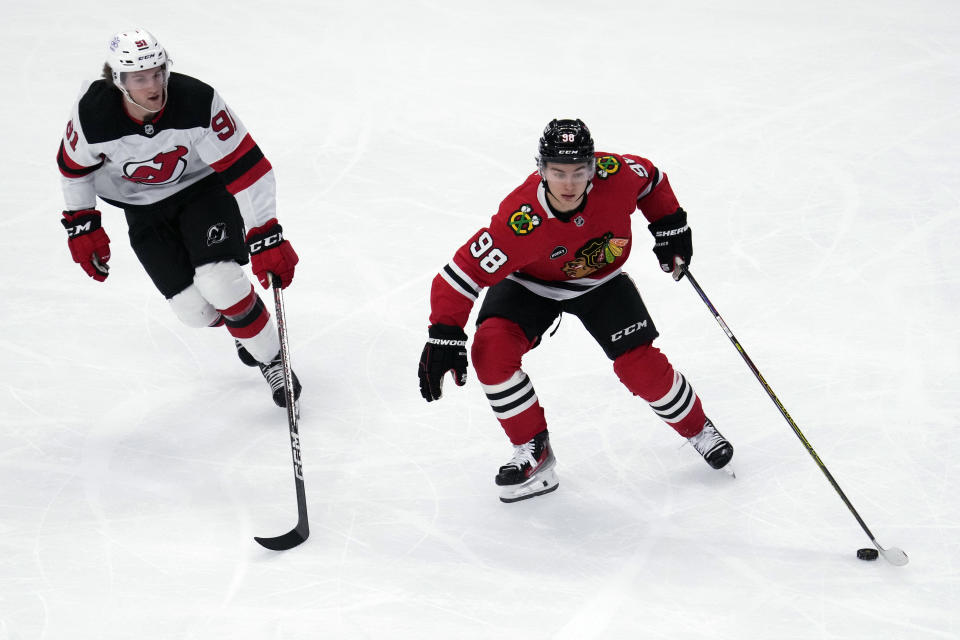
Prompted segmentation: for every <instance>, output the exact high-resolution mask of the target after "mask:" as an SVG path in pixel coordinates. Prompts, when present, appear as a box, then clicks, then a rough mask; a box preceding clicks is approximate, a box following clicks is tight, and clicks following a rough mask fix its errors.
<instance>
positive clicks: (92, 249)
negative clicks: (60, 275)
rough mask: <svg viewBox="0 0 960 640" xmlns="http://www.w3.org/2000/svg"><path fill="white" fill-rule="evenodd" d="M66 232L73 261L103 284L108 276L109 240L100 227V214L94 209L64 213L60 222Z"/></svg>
mask: <svg viewBox="0 0 960 640" xmlns="http://www.w3.org/2000/svg"><path fill="white" fill-rule="evenodd" d="M60 222H61V224H63V228H64V229H66V230H67V246H68V247H70V255H71V256H73V261H74V262H76V263H77V264H79V265H80V266H81V267H83V270H84V271H86V272H87V275H88V276H90V277H91V278H93V279H94V280H96V281H97V282H103V281H104V280H106V279H107V276H108V275H110V267H108V266H107V261H109V260H110V238H109V237H108V236H107V232H106V231H104V230H103V227H101V226H100V212H99V211H97V210H96V209H83V210H82V211H64V212H63V220H61V221H60Z"/></svg>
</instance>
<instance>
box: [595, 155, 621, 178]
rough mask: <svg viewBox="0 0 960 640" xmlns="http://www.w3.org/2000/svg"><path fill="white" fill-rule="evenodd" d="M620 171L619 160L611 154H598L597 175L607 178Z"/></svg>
mask: <svg viewBox="0 0 960 640" xmlns="http://www.w3.org/2000/svg"><path fill="white" fill-rule="evenodd" d="M617 171H620V161H619V160H617V159H616V158H614V157H613V156H600V157H599V158H597V175H598V176H600V177H601V178H608V177H610V176H612V175H613V174H615V173H616V172H617Z"/></svg>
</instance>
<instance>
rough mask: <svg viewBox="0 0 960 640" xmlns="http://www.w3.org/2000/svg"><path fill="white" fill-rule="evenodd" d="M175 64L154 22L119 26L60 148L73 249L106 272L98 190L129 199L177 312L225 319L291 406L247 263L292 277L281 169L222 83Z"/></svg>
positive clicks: (136, 239)
mask: <svg viewBox="0 0 960 640" xmlns="http://www.w3.org/2000/svg"><path fill="white" fill-rule="evenodd" d="M170 64H171V61H170V59H169V57H168V56H167V52H166V50H165V49H164V48H163V47H162V46H160V43H159V42H157V39H156V38H155V37H154V36H153V35H152V34H150V33H149V32H148V31H146V30H144V29H130V30H128V31H123V32H120V33H118V34H116V35H115V36H114V37H113V38H112V40H111V41H110V45H109V50H108V52H107V61H106V64H105V65H104V68H103V78H102V79H100V80H97V81H95V82H92V83H90V84H88V85H87V86H85V87H84V89H83V90H82V92H81V94H80V97H79V98H78V100H77V102H76V104H74V106H73V111H72V113H71V114H70V120H69V122H67V126H66V130H65V132H64V135H63V139H62V141H61V143H60V150H59V152H58V153H57V164H58V165H59V167H60V173H61V175H62V178H61V183H62V187H63V194H64V200H65V202H66V207H65V209H64V211H63V218H62V220H61V222H62V223H63V226H64V227H65V228H66V230H67V238H68V239H67V242H68V245H69V248H70V253H71V255H72V256H73V260H74V261H75V262H77V263H78V264H79V265H80V266H81V267H82V268H83V270H84V271H85V272H86V273H87V275H89V276H90V277H91V278H93V279H94V280H97V281H98V282H102V281H104V280H106V278H107V276H108V275H109V267H108V264H107V263H108V261H109V260H110V239H109V237H108V236H107V234H106V231H105V230H104V229H103V227H102V226H101V216H100V211H98V210H97V209H96V204H97V202H96V199H97V197H98V196H99V197H100V199H101V200H103V201H105V202H108V203H110V204H112V205H114V206H116V207H119V208H121V209H123V210H124V213H125V214H126V221H127V225H128V227H129V237H130V244H131V246H132V247H133V250H134V252H135V253H136V255H137V258H138V259H139V260H140V263H141V264H142V265H143V267H144V269H145V270H146V272H147V274H148V275H149V276H150V279H151V280H152V281H153V283H154V285H155V286H156V287H157V289H158V290H159V291H160V293H162V294H163V295H164V297H165V298H166V299H167V301H168V302H169V303H170V307H171V309H172V310H173V312H174V313H175V314H176V315H177V317H178V318H179V319H180V320H181V321H183V322H184V323H185V324H186V325H188V326H191V327H208V326H209V327H219V326H223V325H225V326H226V329H227V331H229V333H230V334H231V335H232V336H233V337H234V343H235V346H236V349H237V354H238V356H239V357H240V359H241V360H242V361H243V362H244V364H247V365H248V366H251V367H252V366H259V368H260V371H261V373H262V374H263V377H264V379H266V381H267V383H268V384H269V385H270V389H271V393H272V395H273V400H274V402H275V403H276V404H278V405H280V406H285V405H286V397H285V394H284V389H283V378H284V376H283V368H282V365H281V361H280V355H279V354H280V342H279V339H278V336H277V331H276V329H275V327H274V325H273V321H272V320H271V318H270V313H269V312H268V311H267V308H266V306H265V305H264V303H263V301H262V300H261V298H260V296H259V295H257V293H256V290H255V289H254V286H253V284H251V282H250V280H249V278H248V277H247V275H246V274H245V273H244V272H243V269H242V268H241V265H244V264H247V263H248V262H252V270H253V273H254V274H255V275H256V277H257V279H258V280H259V281H260V283H261V285H262V286H263V287H264V288H268V287H269V286H270V280H269V278H270V274H273V275H275V276H277V277H278V278H279V280H280V282H281V287H286V286H287V285H289V284H290V282H291V281H292V280H293V274H294V268H295V266H296V264H297V262H298V257H297V254H296V252H295V251H294V250H293V247H292V246H291V245H290V242H289V241H287V240H286V239H284V237H283V229H282V228H281V226H280V224H279V223H278V222H277V214H276V184H275V181H274V176H273V170H272V168H271V165H270V162H269V161H268V160H267V159H266V158H265V157H264V155H263V153H262V152H261V151H260V148H259V147H258V146H257V144H256V142H254V141H253V138H251V137H250V134H249V133H248V132H247V130H246V128H245V127H244V126H243V124H242V123H241V122H240V120H239V119H238V118H237V116H236V115H235V114H234V113H233V111H232V110H231V109H230V108H229V107H227V105H226V103H225V102H224V101H223V99H222V98H221V97H220V96H219V94H218V93H217V92H216V91H215V90H214V89H213V88H212V87H210V86H208V85H206V84H204V83H202V82H200V81H199V80H195V79H194V78H191V77H189V76H185V75H182V74H178V73H171V72H170ZM293 380H294V393H295V397H297V398H299V396H300V382H299V380H298V379H297V377H296V376H295V375H294V377H293Z"/></svg>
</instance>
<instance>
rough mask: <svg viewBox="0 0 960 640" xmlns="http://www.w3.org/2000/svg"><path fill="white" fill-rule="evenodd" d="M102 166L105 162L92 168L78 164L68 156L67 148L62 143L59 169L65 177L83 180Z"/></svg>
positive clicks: (59, 154) (58, 163) (58, 160)
mask: <svg viewBox="0 0 960 640" xmlns="http://www.w3.org/2000/svg"><path fill="white" fill-rule="evenodd" d="M101 166H103V162H100V163H99V164H95V165H93V166H92V167H85V166H83V165H82V164H77V163H76V162H74V160H73V158H71V157H70V156H69V155H68V154H67V148H66V147H65V146H63V141H61V142H60V149H59V150H58V151H57V167H58V168H59V169H60V173H61V174H63V175H64V176H66V177H68V178H82V177H83V176H85V175H88V174H90V173H93V172H94V171H96V170H97V169H99V168H100V167H101Z"/></svg>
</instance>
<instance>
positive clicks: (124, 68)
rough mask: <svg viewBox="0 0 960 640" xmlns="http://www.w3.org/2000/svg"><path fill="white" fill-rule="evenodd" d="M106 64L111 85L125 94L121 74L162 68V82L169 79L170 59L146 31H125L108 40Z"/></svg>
mask: <svg viewBox="0 0 960 640" xmlns="http://www.w3.org/2000/svg"><path fill="white" fill-rule="evenodd" d="M107 64H108V65H110V70H111V71H112V73H113V83H114V84H115V85H117V88H119V89H120V90H121V91H123V92H124V93H125V94H126V93H127V90H126V88H124V86H123V81H122V80H121V75H120V74H122V73H129V72H131V71H142V70H144V69H153V68H154V67H159V66H164V69H165V74H164V82H166V80H167V79H169V77H170V59H169V58H168V57H167V52H166V50H165V49H164V48H163V47H162V46H160V43H159V42H157V39H156V38H155V37H154V35H153V34H152V33H150V32H149V31H147V30H146V29H127V30H126V31H121V32H120V33H118V34H116V35H115V36H113V38H111V40H110V50H109V51H108V53H107Z"/></svg>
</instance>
